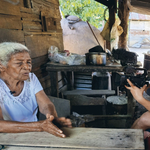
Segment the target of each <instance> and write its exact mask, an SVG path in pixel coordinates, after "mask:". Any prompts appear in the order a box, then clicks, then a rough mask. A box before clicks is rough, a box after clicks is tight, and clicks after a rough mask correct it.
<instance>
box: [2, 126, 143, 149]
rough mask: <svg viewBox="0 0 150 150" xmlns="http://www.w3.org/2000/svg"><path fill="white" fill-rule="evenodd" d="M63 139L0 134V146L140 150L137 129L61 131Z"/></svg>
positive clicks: (38, 134)
mask: <svg viewBox="0 0 150 150" xmlns="http://www.w3.org/2000/svg"><path fill="white" fill-rule="evenodd" d="M62 130H63V131H64V133H65V134H66V135H67V137H66V138H59V137H55V136H53V135H51V134H49V133H46V132H28V133H0V145H5V146H6V149H8V150H19V149H21V150H27V149H28V150H29V149H30V150H35V149H38V150H44V149H45V150H46V149H51V150H56V149H62V150H65V149H67V150H71V149H72V150H74V149H88V150H89V149H90V150H98V149H99V150H124V149H127V150H131V149H132V150H144V140H143V131H142V130H140V129H103V128H81V127H80V128H71V129H70V128H62Z"/></svg>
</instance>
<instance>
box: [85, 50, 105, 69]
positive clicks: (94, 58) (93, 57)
mask: <svg viewBox="0 0 150 150" xmlns="http://www.w3.org/2000/svg"><path fill="white" fill-rule="evenodd" d="M85 55H86V65H100V66H104V65H106V53H102V52H89V53H86V54H85Z"/></svg>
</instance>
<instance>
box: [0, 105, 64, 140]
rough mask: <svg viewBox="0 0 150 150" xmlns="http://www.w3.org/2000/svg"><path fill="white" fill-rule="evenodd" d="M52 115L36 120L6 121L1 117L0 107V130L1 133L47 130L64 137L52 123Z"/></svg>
mask: <svg viewBox="0 0 150 150" xmlns="http://www.w3.org/2000/svg"><path fill="white" fill-rule="evenodd" d="M53 119H54V117H53V116H51V117H50V118H48V119H46V120H44V121H38V122H17V121H6V120H4V119H3V115H2V110H1V108H0V132H1V133H21V132H42V131H45V132H48V133H50V134H53V135H55V136H58V137H65V135H64V134H63V132H62V131H61V130H60V129H59V128H57V127H56V126H55V125H54V124H53V123H52V121H53Z"/></svg>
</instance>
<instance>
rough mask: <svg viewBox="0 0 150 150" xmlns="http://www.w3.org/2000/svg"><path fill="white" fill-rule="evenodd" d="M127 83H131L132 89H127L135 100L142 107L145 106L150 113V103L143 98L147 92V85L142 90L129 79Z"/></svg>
mask: <svg viewBox="0 0 150 150" xmlns="http://www.w3.org/2000/svg"><path fill="white" fill-rule="evenodd" d="M127 82H128V83H129V85H130V87H128V86H126V85H125V87H126V88H127V89H128V90H130V92H131V93H132V95H133V97H134V98H135V100H137V101H138V102H139V103H140V104H141V105H143V106H144V107H145V108H146V109H147V110H148V111H150V101H148V100H146V99H145V98H144V97H143V92H144V91H145V89H146V87H147V85H144V86H143V87H142V88H138V87H136V86H135V85H134V84H133V83H132V82H131V81H130V80H129V79H127Z"/></svg>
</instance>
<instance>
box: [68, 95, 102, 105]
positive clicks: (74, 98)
mask: <svg viewBox="0 0 150 150" xmlns="http://www.w3.org/2000/svg"><path fill="white" fill-rule="evenodd" d="M67 99H68V100H70V104H71V105H72V106H79V105H80V106H81V105H82V106H87V105H90V106H91V105H104V103H105V100H104V98H100V97H96V98H95V97H88V96H85V95H67Z"/></svg>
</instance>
